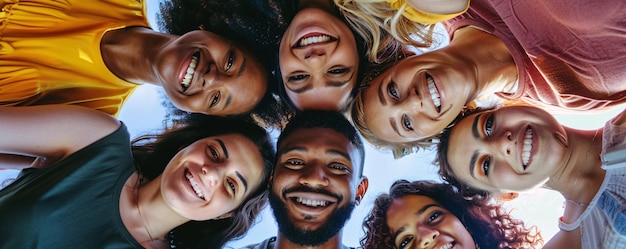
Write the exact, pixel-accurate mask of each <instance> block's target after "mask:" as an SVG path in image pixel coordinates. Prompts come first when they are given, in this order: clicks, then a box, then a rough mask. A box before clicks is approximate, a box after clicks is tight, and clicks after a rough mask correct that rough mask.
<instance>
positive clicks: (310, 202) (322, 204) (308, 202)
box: [296, 197, 328, 207]
mask: <svg viewBox="0 0 626 249" xmlns="http://www.w3.org/2000/svg"><path fill="white" fill-rule="evenodd" d="M296 201H297V202H299V203H300V204H303V205H307V206H312V207H325V206H326V205H328V202H327V201H317V200H310V199H302V198H301V197H298V198H296Z"/></svg>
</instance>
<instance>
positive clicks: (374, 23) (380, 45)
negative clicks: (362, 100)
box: [334, 0, 435, 63]
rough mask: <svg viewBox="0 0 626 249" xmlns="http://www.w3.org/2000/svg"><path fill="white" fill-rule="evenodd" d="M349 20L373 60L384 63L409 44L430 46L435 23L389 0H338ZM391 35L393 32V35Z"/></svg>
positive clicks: (405, 5)
mask: <svg viewBox="0 0 626 249" xmlns="http://www.w3.org/2000/svg"><path fill="white" fill-rule="evenodd" d="M334 1H335V5H336V6H337V7H338V8H339V10H340V11H341V14H342V15H343V16H344V18H345V20H346V22H347V23H348V24H349V25H350V26H352V28H353V29H354V30H355V32H356V33H357V34H359V36H361V37H362V38H363V40H364V41H365V45H366V56H367V58H368V60H369V61H371V62H374V63H382V62H385V61H389V60H392V59H395V58H397V56H398V55H400V54H404V53H405V51H404V50H406V48H407V47H408V46H414V47H424V48H426V47H430V46H431V44H432V43H433V38H432V36H433V31H434V28H435V26H434V25H429V24H422V23H418V22H413V21H411V20H409V19H407V18H406V17H404V16H403V15H402V12H403V11H404V9H406V8H407V7H408V5H407V4H406V3H404V4H403V5H402V6H401V7H400V8H399V9H396V8H393V7H391V5H390V4H389V3H387V2H386V0H334ZM389 35H391V36H389Z"/></svg>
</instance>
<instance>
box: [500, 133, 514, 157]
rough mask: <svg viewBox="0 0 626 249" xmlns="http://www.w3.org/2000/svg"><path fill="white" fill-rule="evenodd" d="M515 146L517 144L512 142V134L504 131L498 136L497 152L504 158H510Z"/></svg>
mask: <svg viewBox="0 0 626 249" xmlns="http://www.w3.org/2000/svg"><path fill="white" fill-rule="evenodd" d="M515 144H517V142H515V141H513V133H512V132H511V131H508V130H507V131H504V132H503V133H502V134H500V135H499V136H498V146H499V147H500V148H499V149H498V150H499V151H501V153H502V155H504V156H510V155H511V154H512V152H513V149H514V148H515Z"/></svg>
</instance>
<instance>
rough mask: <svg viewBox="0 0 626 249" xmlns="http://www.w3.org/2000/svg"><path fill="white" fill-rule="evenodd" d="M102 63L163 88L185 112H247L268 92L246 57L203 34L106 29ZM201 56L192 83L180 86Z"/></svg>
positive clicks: (127, 76)
mask: <svg viewBox="0 0 626 249" xmlns="http://www.w3.org/2000/svg"><path fill="white" fill-rule="evenodd" d="M101 47H102V49H101V50H102V55H103V60H104V61H105V64H106V65H107V67H108V68H109V69H111V71H112V72H113V73H114V74H116V75H117V76H118V77H120V78H122V79H125V80H128V81H131V82H136V83H148V84H154V85H157V86H161V87H163V89H164V91H165V93H166V94H167V96H168V97H169V98H170V100H171V101H172V102H173V104H174V105H175V106H176V107H178V108H179V109H181V110H183V111H188V112H198V113H204V114H209V115H219V116H227V115H235V114H241V113H246V112H249V111H250V110H252V109H253V108H254V106H256V104H257V103H258V102H259V101H260V100H261V98H262V97H263V95H264V93H265V91H266V90H267V80H266V78H267V77H266V73H265V71H264V69H263V67H262V66H261V64H260V63H259V62H258V61H257V60H256V59H254V58H253V57H252V56H251V55H250V53H248V52H247V51H245V50H243V49H242V48H239V47H238V46H236V45H235V44H233V43H232V42H231V41H228V40H226V39H224V38H223V37H221V36H219V35H216V34H214V33H211V32H208V31H202V30H196V31H191V32H188V33H186V34H184V35H182V36H176V35H170V34H164V33H159V32H155V31H152V30H150V29H146V28H128V29H122V30H115V31H109V32H107V33H106V35H105V37H104V38H103V41H102V45H101ZM197 52H199V58H198V62H197V66H196V68H195V73H194V74H193V76H192V78H191V82H189V83H188V84H186V83H185V84H183V82H182V81H183V78H184V76H185V74H186V71H187V69H188V67H189V65H190V62H191V58H192V55H193V54H194V53H197Z"/></svg>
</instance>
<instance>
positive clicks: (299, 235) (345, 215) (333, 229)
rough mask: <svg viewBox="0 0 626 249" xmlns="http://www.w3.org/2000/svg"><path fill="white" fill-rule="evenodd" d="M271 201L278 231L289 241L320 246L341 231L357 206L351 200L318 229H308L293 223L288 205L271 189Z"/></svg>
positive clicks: (302, 244) (301, 244)
mask: <svg viewBox="0 0 626 249" xmlns="http://www.w3.org/2000/svg"><path fill="white" fill-rule="evenodd" d="M269 202H270V206H271V207H272V210H273V211H274V217H275V218H276V222H277V223H278V231H279V232H280V233H281V234H282V235H284V236H285V237H286V238H287V239H288V240H289V241H291V242H292V243H295V244H298V245H300V246H319V245H322V244H324V243H326V242H327V241H328V240H330V238H332V237H334V236H335V235H337V234H338V233H339V231H340V230H341V229H342V228H343V226H344V225H345V223H346V221H347V220H348V219H350V215H351V214H352V210H354V207H355V206H356V203H355V202H354V201H351V202H349V203H348V204H346V205H345V207H340V208H338V209H337V210H334V211H333V212H332V213H331V215H330V216H329V217H328V220H326V222H324V224H323V225H322V226H321V227H319V228H318V229H316V230H307V229H302V228H299V227H296V226H295V225H294V224H293V223H291V221H290V220H289V217H288V215H287V205H286V204H285V203H283V202H282V201H281V199H280V198H279V197H278V195H276V194H275V193H274V191H271V190H270V193H269Z"/></svg>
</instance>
